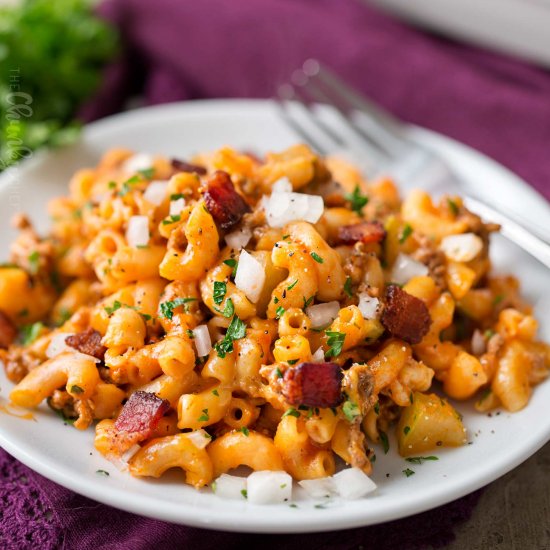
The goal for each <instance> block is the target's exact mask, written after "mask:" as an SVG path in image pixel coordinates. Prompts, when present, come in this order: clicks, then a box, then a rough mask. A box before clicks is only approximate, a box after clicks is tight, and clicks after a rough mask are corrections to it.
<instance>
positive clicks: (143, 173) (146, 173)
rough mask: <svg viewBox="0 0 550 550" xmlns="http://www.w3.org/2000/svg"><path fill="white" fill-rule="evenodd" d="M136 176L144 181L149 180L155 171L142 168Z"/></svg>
mask: <svg viewBox="0 0 550 550" xmlns="http://www.w3.org/2000/svg"><path fill="white" fill-rule="evenodd" d="M138 174H139V175H140V176H141V177H143V178H145V179H146V180H150V179H151V178H152V177H153V175H154V174H155V169H154V168H153V167H151V168H144V169H142V170H138Z"/></svg>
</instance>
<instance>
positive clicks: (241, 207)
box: [204, 170, 250, 229]
mask: <svg viewBox="0 0 550 550" xmlns="http://www.w3.org/2000/svg"><path fill="white" fill-rule="evenodd" d="M204 200H205V202H206V208H208V211H209V212H210V214H212V217H213V218H214V220H215V221H216V223H218V224H219V225H220V227H221V228H222V229H229V228H230V227H233V226H234V225H235V224H237V223H239V221H240V220H241V218H242V217H243V215H244V214H246V213H247V212H250V207H249V206H248V204H246V202H245V200H244V199H243V198H242V197H241V196H240V195H239V193H237V191H236V190H235V186H234V185H233V182H232V181H231V177H230V176H229V174H228V173H227V172H223V171H222V170H218V171H216V172H214V174H212V176H211V177H210V178H209V179H208V183H207V184H206V191H205V192H204Z"/></svg>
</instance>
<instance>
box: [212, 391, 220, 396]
mask: <svg viewBox="0 0 550 550" xmlns="http://www.w3.org/2000/svg"><path fill="white" fill-rule="evenodd" d="M212 394H213V395H215V396H216V397H219V396H220V392H218V390H212Z"/></svg>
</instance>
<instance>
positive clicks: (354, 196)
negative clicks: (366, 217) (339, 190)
mask: <svg viewBox="0 0 550 550" xmlns="http://www.w3.org/2000/svg"><path fill="white" fill-rule="evenodd" d="M344 198H345V199H346V200H347V201H349V202H350V203H351V209H352V210H353V211H354V212H357V213H358V214H359V215H361V214H363V208H364V207H365V206H366V205H367V203H368V202H369V198H368V197H367V196H366V195H362V194H361V189H360V188H359V185H356V186H355V189H354V190H353V193H346V194H345V195H344Z"/></svg>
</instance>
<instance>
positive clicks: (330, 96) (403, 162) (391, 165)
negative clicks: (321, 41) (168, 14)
mask: <svg viewBox="0 0 550 550" xmlns="http://www.w3.org/2000/svg"><path fill="white" fill-rule="evenodd" d="M278 99H279V102H278V103H279V106H280V108H281V114H282V116H283V119H284V120H285V122H286V123H287V124H288V125H289V126H290V127H291V128H292V129H293V130H294V131H295V132H296V133H297V134H298V135H299V136H300V138H301V139H302V140H303V141H305V142H306V143H308V144H309V145H311V146H312V147H313V148H314V149H316V150H317V152H319V153H320V154H322V155H327V154H334V153H340V154H343V155H344V156H346V157H348V158H349V159H350V160H351V161H353V162H355V163H356V164H358V165H359V167H360V168H361V169H362V170H363V171H364V172H366V173H367V174H368V175H369V176H370V177H375V176H376V175H384V174H385V175H391V176H392V177H393V178H394V179H395V180H396V181H397V183H398V184H399V186H400V187H401V188H402V189H405V190H406V189H410V188H412V187H422V188H424V189H426V190H429V191H430V192H431V193H432V194H436V195H437V194H443V193H448V194H449V193H451V194H452V193H456V194H460V195H461V196H462V197H463V199H464V203H465V205H466V206H467V207H468V209H470V210H471V211H473V212H476V213H477V214H478V215H480V216H481V217H483V218H484V219H487V220H490V221H492V222H496V223H498V224H500V225H501V234H502V235H503V236H504V237H506V238H507V239H508V240H510V241H511V242H513V243H515V244H516V245H518V246H519V247H520V248H522V249H523V250H525V251H526V252H528V253H529V254H530V255H531V256H533V257H534V258H536V259H537V260H539V262H541V263H542V264H543V265H545V266H546V267H548V268H550V244H548V243H547V242H546V241H545V240H543V238H541V235H544V234H545V230H544V229H543V228H541V227H538V226H536V225H535V224H533V222H532V221H528V220H525V219H521V218H520V217H519V216H518V215H517V214H512V213H510V212H505V208H504V207H501V206H499V207H498V209H497V208H495V207H493V206H491V205H489V204H487V203H486V202H485V201H484V200H482V199H481V198H480V197H479V196H472V192H471V191H472V190H471V189H468V191H469V192H468V193H466V192H465V190H466V189H467V186H466V184H465V183H464V182H462V181H461V180H460V179H459V178H458V177H457V175H456V174H454V173H453V171H452V170H451V169H450V167H449V166H448V165H447V164H446V163H445V161H444V160H443V159H442V158H441V157H439V156H438V155H436V154H435V153H434V152H432V151H431V150H428V149H427V148H424V147H423V146H421V145H420V144H418V143H417V142H416V141H413V140H412V139H410V138H409V137H408V136H407V132H406V129H405V125H404V123H401V122H400V121H398V120H397V119H396V118H394V117H393V116H392V115H390V114H389V113H386V112H385V111H383V110H382V109H381V108H380V107H378V106H376V105H374V104H373V103H372V102H371V101H370V100H368V99H366V98H365V97H363V96H361V95H360V94H359V93H358V92H357V91H355V90H353V89H352V88H351V87H349V86H348V85H347V84H346V83H344V82H343V81H342V80H341V79H340V78H339V77H337V76H336V75H335V74H334V73H333V72H331V71H330V70H328V69H327V68H325V67H323V66H321V64H320V63H319V62H318V61H316V60H313V59H310V60H308V61H306V62H305V63H304V65H303V68H302V69H301V70H298V71H296V72H295V73H294V74H293V76H292V81H291V83H288V84H284V85H283V86H281V87H280V88H279V91H278ZM323 106H325V107H324V108H323ZM326 106H328V107H329V108H328V109H327V108H326ZM542 200H543V199H542ZM526 226H527V227H529V229H527V227H526Z"/></svg>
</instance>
